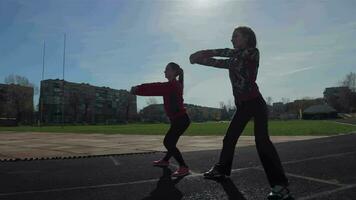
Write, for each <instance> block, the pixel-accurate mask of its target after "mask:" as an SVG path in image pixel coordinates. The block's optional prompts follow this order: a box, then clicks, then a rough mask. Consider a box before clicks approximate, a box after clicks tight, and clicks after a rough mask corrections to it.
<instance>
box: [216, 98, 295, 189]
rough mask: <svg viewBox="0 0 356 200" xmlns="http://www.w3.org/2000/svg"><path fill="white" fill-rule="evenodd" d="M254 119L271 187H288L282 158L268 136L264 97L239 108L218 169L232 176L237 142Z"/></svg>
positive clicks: (262, 160)
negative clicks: (249, 122)
mask: <svg viewBox="0 0 356 200" xmlns="http://www.w3.org/2000/svg"><path fill="white" fill-rule="evenodd" d="M252 117H253V118H254V126H255V127H254V131H255V142H256V147H257V152H258V155H259V157H260V160H261V162H262V165H263V168H264V170H265V172H266V174H267V178H268V181H269V183H270V185H271V186H274V185H285V186H286V185H288V180H287V177H286V176H285V173H284V170H283V167H282V164H281V161H280V158H279V156H278V153H277V151H276V149H275V147H274V145H273V144H272V142H271V140H270V138H269V135H268V110H267V106H266V102H265V100H264V99H263V97H262V96H259V97H257V98H255V99H252V100H249V101H245V102H242V103H241V104H240V105H238V106H237V111H236V113H235V115H234V117H233V119H232V121H231V122H230V126H229V128H228V130H227V133H226V135H225V137H224V140H223V148H222V151H221V154H220V160H219V163H218V164H217V167H218V168H220V169H221V171H222V172H223V173H225V174H227V175H230V173H231V167H232V161H233V158H234V152H235V146H236V142H237V140H238V138H239V137H240V135H241V133H242V131H243V130H244V128H245V126H246V124H247V123H248V121H249V120H250V119H251V118H252Z"/></svg>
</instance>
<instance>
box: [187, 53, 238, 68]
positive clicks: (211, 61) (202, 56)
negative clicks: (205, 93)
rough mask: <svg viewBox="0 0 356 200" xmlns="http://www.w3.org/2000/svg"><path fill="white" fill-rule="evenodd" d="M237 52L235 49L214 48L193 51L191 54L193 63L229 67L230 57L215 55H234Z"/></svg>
mask: <svg viewBox="0 0 356 200" xmlns="http://www.w3.org/2000/svg"><path fill="white" fill-rule="evenodd" d="M234 53H235V50H233V49H212V50H203V51H198V52H195V53H193V54H192V55H191V56H190V58H189V59H190V63H191V64H201V65H207V66H212V67H217V68H226V69H228V68H229V59H216V58H213V57H232V56H233V55H234Z"/></svg>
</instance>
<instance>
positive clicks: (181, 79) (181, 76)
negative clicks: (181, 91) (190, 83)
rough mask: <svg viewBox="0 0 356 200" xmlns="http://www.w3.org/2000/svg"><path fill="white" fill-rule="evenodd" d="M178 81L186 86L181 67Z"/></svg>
mask: <svg viewBox="0 0 356 200" xmlns="http://www.w3.org/2000/svg"><path fill="white" fill-rule="evenodd" d="M178 81H179V82H180V84H182V87H184V71H183V69H182V68H179V71H178Z"/></svg>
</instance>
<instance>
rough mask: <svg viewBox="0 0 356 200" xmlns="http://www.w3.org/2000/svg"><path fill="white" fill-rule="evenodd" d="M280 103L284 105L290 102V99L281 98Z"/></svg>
mask: <svg viewBox="0 0 356 200" xmlns="http://www.w3.org/2000/svg"><path fill="white" fill-rule="evenodd" d="M281 101H282V103H283V104H286V103H289V102H290V99H289V98H286V97H282V98H281Z"/></svg>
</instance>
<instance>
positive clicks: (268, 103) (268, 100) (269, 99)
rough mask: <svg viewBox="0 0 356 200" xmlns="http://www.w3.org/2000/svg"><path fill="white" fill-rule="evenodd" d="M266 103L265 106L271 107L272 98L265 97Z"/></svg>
mask: <svg viewBox="0 0 356 200" xmlns="http://www.w3.org/2000/svg"><path fill="white" fill-rule="evenodd" d="M266 103H267V105H270V106H271V105H272V103H273V99H272V97H267V98H266Z"/></svg>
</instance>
